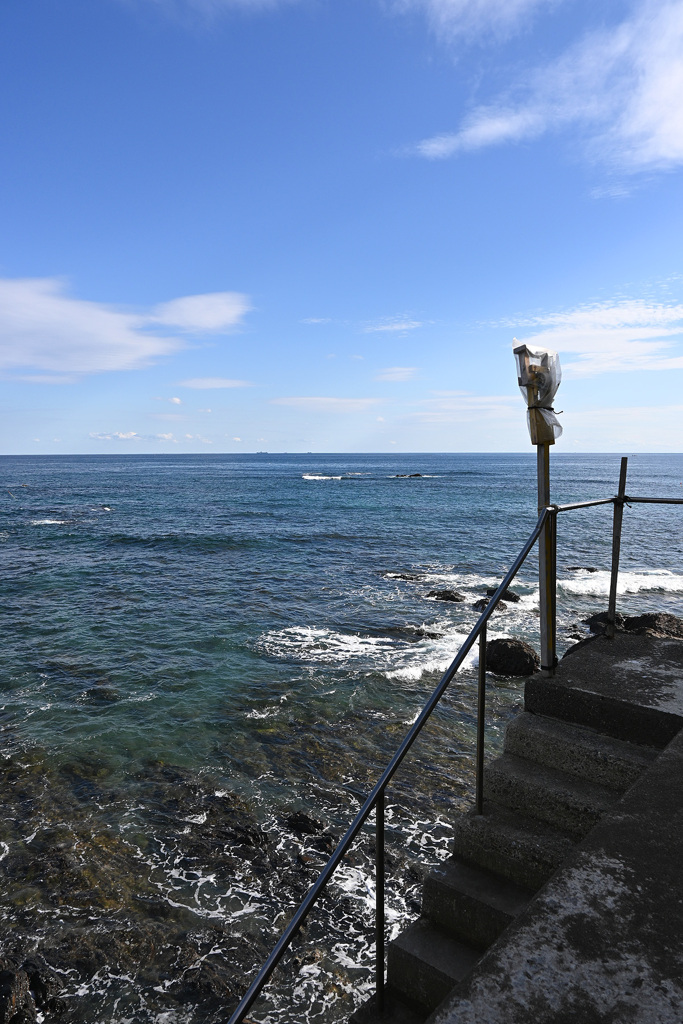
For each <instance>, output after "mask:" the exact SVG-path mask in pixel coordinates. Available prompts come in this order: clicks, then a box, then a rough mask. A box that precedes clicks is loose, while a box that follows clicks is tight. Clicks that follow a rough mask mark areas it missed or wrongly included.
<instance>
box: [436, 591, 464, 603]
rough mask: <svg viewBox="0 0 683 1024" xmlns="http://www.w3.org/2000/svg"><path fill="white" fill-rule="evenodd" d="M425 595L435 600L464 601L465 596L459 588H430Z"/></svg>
mask: <svg viewBox="0 0 683 1024" xmlns="http://www.w3.org/2000/svg"><path fill="white" fill-rule="evenodd" d="M427 597H433V598H434V599H435V600H436V601H465V600H467V598H466V597H465V595H464V594H461V593H460V591H459V590H430V591H429V593H428V594H427Z"/></svg>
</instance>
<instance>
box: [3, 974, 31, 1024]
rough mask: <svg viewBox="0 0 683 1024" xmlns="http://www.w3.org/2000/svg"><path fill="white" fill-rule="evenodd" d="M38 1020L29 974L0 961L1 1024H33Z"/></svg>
mask: <svg viewBox="0 0 683 1024" xmlns="http://www.w3.org/2000/svg"><path fill="white" fill-rule="evenodd" d="M37 1020H38V1018H37V1016H36V1004H35V1003H34V1001H33V996H32V995H31V989H30V988H29V981H28V974H27V973H26V971H18V970H16V969H15V968H14V967H13V965H12V964H11V963H9V962H6V961H0V1024H32V1022H33V1021H37Z"/></svg>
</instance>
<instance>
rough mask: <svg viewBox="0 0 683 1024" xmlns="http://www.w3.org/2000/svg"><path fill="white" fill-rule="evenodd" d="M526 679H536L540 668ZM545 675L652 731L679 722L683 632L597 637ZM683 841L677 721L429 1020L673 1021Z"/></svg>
mask: <svg viewBox="0 0 683 1024" xmlns="http://www.w3.org/2000/svg"><path fill="white" fill-rule="evenodd" d="M605 645H610V646H608V647H605ZM572 660H573V662H574V663H573V664H572ZM531 683H533V684H534V685H535V686H536V688H537V690H538V692H541V691H540V689H539V688H540V687H541V684H542V680H533V681H531ZM529 685H530V684H527V687H529ZM549 685H551V687H552V688H553V689H555V691H556V692H557V691H558V688H560V687H564V691H565V692H564V693H560V694H559V696H560V697H561V698H562V700H565V699H566V700H569V699H570V698H571V696H572V695H573V696H574V698H575V699H578V701H579V704H581V700H584V702H585V707H586V708H587V709H589V710H591V713H596V714H598V715H599V716H607V718H606V720H607V722H608V724H609V712H610V709H611V710H612V711H613V710H614V709H615V708H616V709H617V711H618V712H619V716H620V717H621V718H623V721H624V722H625V723H626V726H627V727H628V728H631V727H632V726H633V727H635V724H636V723H637V722H638V721H639V722H640V725H641V727H643V728H645V729H646V731H647V730H651V731H652V732H653V733H655V734H656V735H658V736H659V737H660V741H661V737H662V735H664V734H665V733H666V731H667V730H673V731H674V732H675V731H676V729H677V728H678V729H680V727H681V725H683V644H682V643H681V642H680V641H672V642H671V643H670V642H668V641H666V640H662V639H656V638H654V639H653V638H651V637H642V636H624V635H622V636H619V637H617V638H616V639H615V641H610V640H607V639H606V638H603V637H599V638H597V639H596V640H595V641H593V642H592V643H591V644H588V645H585V646H584V647H582V648H581V649H580V651H577V652H576V653H575V654H574V655H572V656H570V658H567V659H566V661H564V662H563V664H562V666H561V669H560V671H559V672H558V676H557V678H556V680H555V681H554V683H552V684H549ZM570 691H573V693H572V692H570ZM594 698H596V699H594ZM597 698H599V699H597ZM532 703H533V701H532ZM629 705H630V706H631V710H632V712H633V714H632V715H629V713H628V706H629ZM527 706H528V702H527ZM556 714H557V712H556ZM558 717H562V716H558ZM587 724H591V723H587ZM592 724H595V723H592ZM632 738H633V739H634V740H635V741H636V742H637V741H638V737H637V736H634V737H632ZM641 742H643V740H641ZM682 850H683V731H681V732H679V733H678V735H676V736H675V738H674V739H673V740H671V741H670V742H669V744H668V746H667V747H666V749H664V750H663V751H662V753H661V754H660V755H659V757H657V759H656V760H655V761H654V762H653V763H652V765H651V767H649V768H648V769H647V770H646V771H645V772H644V774H643V775H642V776H641V777H640V779H639V780H638V781H637V782H636V783H635V784H634V786H633V787H632V788H631V789H630V790H629V791H628V792H627V793H626V794H625V796H624V797H622V799H621V800H620V801H619V802H618V803H617V804H616V805H615V806H614V808H613V809H612V810H611V811H608V812H607V814H606V815H605V817H604V818H603V819H602V820H601V822H600V823H599V824H598V825H596V827H595V828H593V829H592V831H591V832H590V833H589V834H588V835H587V836H586V838H585V839H584V840H583V841H582V842H581V843H580V844H579V845H578V846H576V847H574V848H573V849H572V850H571V851H570V853H569V855H568V857H567V859H566V861H565V863H564V864H563V865H562V867H561V868H560V870H558V871H557V872H556V873H555V874H554V875H553V876H552V878H550V880H549V881H548V882H547V884H546V885H545V887H544V888H543V889H541V891H540V892H539V893H538V894H537V896H536V897H535V898H534V900H533V901H532V902H531V903H530V904H529V905H528V907H527V908H526V909H525V910H524V911H522V913H521V914H520V915H519V917H518V918H517V919H516V920H515V921H514V923H513V924H512V925H511V926H510V928H509V929H508V930H507V931H506V932H505V934H504V935H503V936H501V939H500V940H499V941H498V942H497V943H496V944H495V945H494V946H492V947H491V948H490V949H489V951H488V952H487V953H486V954H485V955H484V957H483V958H482V960H481V961H480V963H479V964H478V965H477V967H476V968H475V970H474V972H473V973H472V974H471V975H470V977H469V978H468V979H466V980H465V981H464V982H462V983H461V984H460V985H458V986H457V987H456V988H455V989H454V990H453V992H452V993H451V994H450V995H449V996H448V997H447V999H446V1000H445V1001H444V1003H443V1004H442V1005H441V1006H440V1007H439V1008H437V1009H436V1010H435V1012H434V1013H433V1014H432V1016H431V1017H429V1019H428V1021H429V1024H530V1022H533V1024H551V1022H552V1024H681V1021H683V869H682V867H681V864H682V853H681V851H682Z"/></svg>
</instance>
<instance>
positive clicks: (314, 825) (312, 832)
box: [284, 811, 325, 836]
mask: <svg viewBox="0 0 683 1024" xmlns="http://www.w3.org/2000/svg"><path fill="white" fill-rule="evenodd" d="M284 824H285V825H286V826H287V828H288V829H291V831H292V832H296V834H297V835H298V836H317V835H318V834H319V833H320V832H322V831H323V829H324V827H325V826H324V825H323V823H322V822H321V821H316V820H315V818H309V816H308V815H307V814H304V812H303V811H294V813H293V814H290V815H288V816H287V817H286V818H285V819H284Z"/></svg>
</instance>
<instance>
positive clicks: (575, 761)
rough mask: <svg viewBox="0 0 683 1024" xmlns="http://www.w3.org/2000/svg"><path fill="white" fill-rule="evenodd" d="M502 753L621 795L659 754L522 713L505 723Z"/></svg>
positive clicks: (591, 730)
mask: <svg viewBox="0 0 683 1024" xmlns="http://www.w3.org/2000/svg"><path fill="white" fill-rule="evenodd" d="M505 753H506V754H514V755H515V756H516V757H523V758H526V760H527V761H535V762H536V763H537V764H543V765H546V766H547V767H549V768H556V769H557V770H558V771H562V772H565V773H566V774H567V775H574V776H576V777H577V778H580V779H587V780H588V781H589V782H594V783H596V784H597V785H600V786H607V787H608V788H610V789H614V790H617V791H618V792H619V793H624V792H625V791H626V790H627V789H629V788H630V787H631V786H632V785H633V783H634V782H635V781H636V779H638V778H639V777H640V776H641V775H642V773H643V772H644V771H645V769H646V768H649V767H650V765H651V764H652V762H653V761H654V759H655V758H656V757H657V755H658V754H659V751H658V750H657V749H656V748H654V747H644V746H640V745H639V744H636V743H627V742H626V741H625V740H618V739H614V738H613V737H612V736H605V735H604V734H602V733H599V732H596V730H595V729H590V728H588V727H587V726H582V725H574V724H572V723H570V722H563V721H560V720H559V719H557V718H546V717H545V716H543V715H532V714H530V713H529V712H523V713H522V714H521V715H517V716H516V717H515V718H513V719H512V721H511V722H509V723H508V726H507V729H506V731H505Z"/></svg>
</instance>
